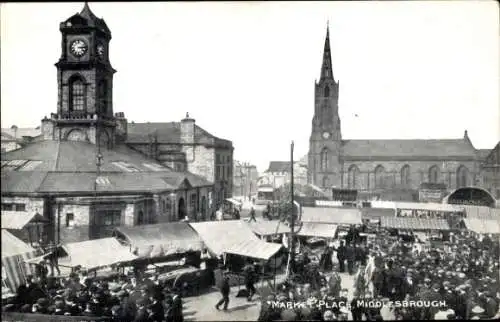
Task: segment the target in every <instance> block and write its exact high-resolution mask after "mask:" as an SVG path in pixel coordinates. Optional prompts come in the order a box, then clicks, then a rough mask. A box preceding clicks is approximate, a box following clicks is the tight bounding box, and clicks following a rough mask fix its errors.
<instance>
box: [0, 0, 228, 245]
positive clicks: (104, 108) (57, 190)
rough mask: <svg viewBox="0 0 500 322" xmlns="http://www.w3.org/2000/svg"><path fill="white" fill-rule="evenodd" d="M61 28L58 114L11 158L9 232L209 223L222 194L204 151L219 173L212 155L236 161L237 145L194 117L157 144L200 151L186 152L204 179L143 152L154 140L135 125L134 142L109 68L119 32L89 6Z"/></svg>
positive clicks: (67, 237)
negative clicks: (12, 228) (13, 226)
mask: <svg viewBox="0 0 500 322" xmlns="http://www.w3.org/2000/svg"><path fill="white" fill-rule="evenodd" d="M59 29H60V32H61V35H62V39H61V49H62V51H61V56H60V58H59V61H58V62H57V63H56V65H55V66H56V68H57V86H58V100H57V109H56V112H55V113H52V114H51V116H50V117H45V118H44V119H43V120H42V122H41V136H40V137H39V138H38V139H37V140H34V141H33V142H27V143H26V144H23V146H22V147H21V148H18V149H15V150H13V151H9V152H6V153H2V156H1V163H2V168H1V170H2V172H1V176H2V184H1V188H2V191H1V205H2V227H4V224H7V223H8V222H9V221H16V220H17V221H19V218H21V217H22V218H27V217H26V215H28V217H29V216H35V215H38V216H40V215H41V216H43V217H44V218H45V219H46V220H47V222H48V224H47V225H46V226H45V227H44V229H43V230H44V234H45V238H47V239H48V240H53V241H55V242H57V243H59V242H64V243H67V242H75V241H82V240H87V239H93V238H101V237H107V236H110V234H111V233H112V230H113V229H114V228H115V227H116V226H135V225H142V224H152V223H160V222H170V221H177V220H182V219H185V218H186V217H189V219H190V220H194V221H197V220H206V219H208V218H209V217H210V215H211V214H212V210H213V209H214V208H215V206H216V204H215V202H214V194H215V193H217V192H220V189H219V190H217V191H216V190H214V180H209V179H207V178H206V177H205V176H203V174H205V173H204V172H203V171H205V172H209V171H207V170H206V169H205V168H203V166H202V165H201V162H203V160H205V159H203V158H201V157H200V155H199V150H200V146H208V148H207V149H206V150H202V151H201V152H204V153H205V155H204V157H205V158H206V159H207V160H208V161H209V162H211V163H214V164H215V156H213V155H214V154H215V152H214V151H215V150H214V149H213V148H212V150H209V149H210V147H214V146H215V147H217V148H218V149H219V150H217V152H219V153H220V150H223V148H224V149H226V150H228V151H230V153H229V152H228V153H226V154H225V155H224V156H225V158H226V155H230V157H231V160H230V161H231V162H232V150H233V148H232V143H231V142H230V141H227V140H221V139H218V138H216V137H214V136H212V135H211V134H209V133H208V132H206V131H204V130H202V129H201V128H199V127H197V126H196V125H195V123H194V119H192V118H189V117H186V119H184V120H183V121H182V122H180V123H176V124H171V125H170V126H169V127H168V129H167V130H164V131H163V132H161V129H159V132H160V133H159V134H160V135H157V136H156V141H158V139H159V140H164V141H165V142H166V143H170V144H171V145H175V143H176V142H177V143H179V142H182V143H184V144H185V145H187V146H188V147H191V149H185V151H183V147H181V148H180V150H179V152H185V153H187V155H188V157H189V158H193V157H194V156H195V155H196V156H197V158H198V159H197V162H198V163H199V169H198V170H199V171H197V172H193V171H189V170H190V169H189V168H186V167H179V166H175V164H173V163H172V162H171V161H172V160H171V159H168V158H163V159H162V158H161V157H160V155H161V153H159V152H155V153H152V154H150V153H149V152H148V150H146V149H145V147H144V146H143V145H145V146H150V143H151V140H144V137H146V138H147V137H148V135H149V133H145V134H144V135H143V136H142V137H141V135H140V133H138V132H137V128H134V126H132V134H131V135H129V133H128V130H127V128H128V123H127V120H126V119H125V117H124V114H123V113H114V110H113V76H114V74H115V73H116V70H115V69H114V68H113V67H112V65H111V62H110V59H109V52H110V50H111V47H110V42H111V31H110V30H109V28H108V26H107V25H106V23H105V22H104V20H103V19H100V18H97V17H96V16H95V15H94V13H93V12H92V11H91V10H90V8H89V6H88V4H87V3H86V4H85V6H84V8H83V10H82V11H81V12H80V13H77V14H75V15H73V16H71V17H70V18H69V19H67V20H65V21H64V22H62V23H61V24H60V27H59ZM172 129H174V130H172ZM168 133H170V134H171V135H170V136H168V135H167V134H168ZM169 140H170V141H169ZM129 141H132V142H129ZM167 141H169V142H167ZM128 143H135V146H133V147H131V146H130V145H129V144H128ZM157 143H158V142H157ZM160 143H162V142H161V141H160ZM203 144H204V145H203ZM156 148H158V146H157V147H156ZM174 148H176V147H174ZM197 149H198V150H197ZM195 150H196V151H195ZM208 150H209V152H210V151H211V153H212V156H210V155H209V152H207V151H208ZM197 151H198V152H197ZM224 151H225V150H224ZM196 153H198V154H196ZM221 154H222V153H221ZM180 159H182V157H181V158H180ZM162 161H165V162H162ZM167 161H168V162H167ZM174 161H175V160H174ZM181 161H182V160H181ZM225 161H228V159H225ZM231 167H232V166H231ZM212 168H213V167H212ZM209 174H210V175H211V177H212V178H214V177H215V175H214V174H213V173H209ZM228 177H230V176H229V174H228ZM224 178H226V176H224ZM228 191H231V188H228Z"/></svg>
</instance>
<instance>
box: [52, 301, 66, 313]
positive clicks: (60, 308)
mask: <svg viewBox="0 0 500 322" xmlns="http://www.w3.org/2000/svg"><path fill="white" fill-rule="evenodd" d="M64 313H66V305H65V304H64V301H63V300H57V301H56V302H55V310H54V313H52V314H53V315H64Z"/></svg>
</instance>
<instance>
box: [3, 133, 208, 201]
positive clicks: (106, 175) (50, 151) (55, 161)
mask: <svg viewBox="0 0 500 322" xmlns="http://www.w3.org/2000/svg"><path fill="white" fill-rule="evenodd" d="M101 154H102V156H103V158H102V159H101V167H100V172H99V175H100V177H99V180H97V167H96V147H95V145H93V144H90V143H86V142H74V141H40V142H35V143H31V144H28V145H27V146H26V147H25V148H21V149H18V150H15V151H11V152H7V153H4V154H2V157H1V160H2V173H1V176H2V183H1V186H2V193H88V192H93V191H95V189H97V191H99V192H108V193H120V192H124V193H125V192H135V193H138V192H154V191H166V190H177V189H178V188H179V186H180V185H181V184H184V185H190V186H192V187H201V186H210V185H212V183H211V182H210V181H208V180H206V179H205V178H203V177H201V176H198V175H195V174H192V173H190V172H175V171H173V170H172V169H170V168H167V167H165V166H163V165H161V164H160V163H158V162H156V161H155V160H153V159H150V158H146V157H144V156H143V155H142V154H140V153H138V152H136V151H134V150H132V149H130V148H128V147H127V146H125V145H118V146H116V147H115V148H114V149H112V150H110V149H101ZM96 180H97V185H96V184H95V182H96Z"/></svg>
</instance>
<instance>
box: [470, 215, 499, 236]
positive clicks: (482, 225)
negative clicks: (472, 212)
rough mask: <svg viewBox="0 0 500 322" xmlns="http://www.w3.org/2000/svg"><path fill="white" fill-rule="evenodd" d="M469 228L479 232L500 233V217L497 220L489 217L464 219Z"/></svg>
mask: <svg viewBox="0 0 500 322" xmlns="http://www.w3.org/2000/svg"><path fill="white" fill-rule="evenodd" d="M464 223H465V226H466V227H467V229H469V230H472V231H474V232H476V233H479V234H500V218H499V219H497V220H488V219H470V218H465V219H464Z"/></svg>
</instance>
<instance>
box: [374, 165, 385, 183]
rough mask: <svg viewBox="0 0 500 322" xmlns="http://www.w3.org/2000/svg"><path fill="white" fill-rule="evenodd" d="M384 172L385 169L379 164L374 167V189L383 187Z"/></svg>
mask: <svg viewBox="0 0 500 322" xmlns="http://www.w3.org/2000/svg"><path fill="white" fill-rule="evenodd" d="M384 172H385V169H384V167H383V166H381V165H379V166H377V167H376V168H375V189H381V188H383V187H384Z"/></svg>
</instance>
